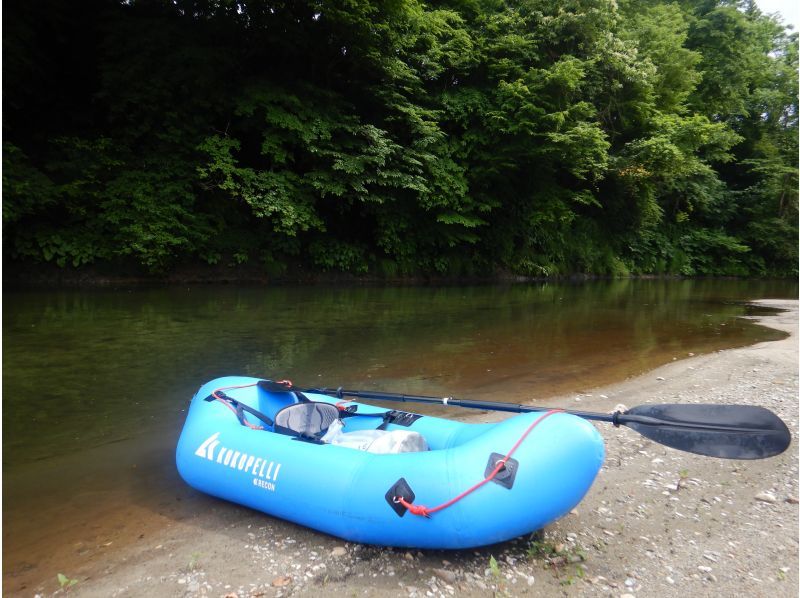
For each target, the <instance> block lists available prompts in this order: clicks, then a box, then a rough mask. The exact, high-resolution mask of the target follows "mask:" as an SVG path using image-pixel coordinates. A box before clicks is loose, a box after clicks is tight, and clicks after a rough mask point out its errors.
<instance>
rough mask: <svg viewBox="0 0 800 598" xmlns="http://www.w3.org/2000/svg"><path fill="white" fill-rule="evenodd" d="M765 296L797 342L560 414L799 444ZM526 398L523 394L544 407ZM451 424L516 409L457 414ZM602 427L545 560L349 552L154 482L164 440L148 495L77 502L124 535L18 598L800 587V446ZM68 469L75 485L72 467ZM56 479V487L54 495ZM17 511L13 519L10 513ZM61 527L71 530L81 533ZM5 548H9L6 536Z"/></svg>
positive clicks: (787, 363)
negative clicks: (596, 460) (687, 407)
mask: <svg viewBox="0 0 800 598" xmlns="http://www.w3.org/2000/svg"><path fill="white" fill-rule="evenodd" d="M758 303H759V304H760V305H768V306H773V307H779V308H782V309H786V310H787V311H785V312H782V313H780V314H778V315H772V316H763V317H758V318H757V319H758V320H759V321H760V322H762V323H763V324H764V325H766V326H770V327H773V328H776V329H779V330H784V331H786V332H789V333H791V336H790V337H789V338H787V339H784V340H780V341H772V342H767V343H760V344H757V345H753V346H749V347H744V348H738V349H732V350H725V351H719V352H714V353H710V354H707V355H702V356H695V357H689V358H686V359H679V360H678V361H676V362H674V363H671V364H668V365H666V366H663V367H661V368H658V369H657V370H654V371H651V372H648V373H646V374H643V375H641V376H638V377H636V378H632V379H630V380H626V381H624V382H622V383H619V384H614V385H611V386H607V387H603V388H599V389H594V390H591V391H587V392H585V393H582V394H581V395H575V394H570V395H565V396H560V397H558V398H556V399H554V400H552V401H551V400H548V404H553V405H556V406H561V407H566V408H578V409H585V410H591V411H611V410H612V409H613V408H614V406H615V405H617V404H618V403H622V404H625V405H627V406H634V405H637V404H641V403H644V402H655V403H658V402H709V403H742V404H754V405H762V406H765V407H768V408H770V409H772V410H773V411H775V412H776V413H777V414H778V415H780V416H781V417H782V418H783V419H784V421H786V423H787V425H788V426H789V428H790V430H791V431H792V434H793V437H794V438H797V433H798V402H797V399H798V343H797V338H798V336H797V322H798V306H797V301H785V300H781V301H761V302H758ZM676 357H687V356H684V355H680V356H676ZM525 390H526V389H525V388H520V389H519V390H518V395H519V396H518V397H515V399H514V400H519V401H520V402H522V401H524V400H526V399H530V397H526V396H525ZM515 394H516V393H515ZM489 396H490V395H488V396H487V395H484V397H482V398H489ZM450 417H459V418H461V419H464V420H465V421H487V420H489V419H491V418H499V417H502V416H501V415H499V414H471V413H465V412H460V411H451V412H450ZM598 429H599V430H600V432H601V433H602V434H603V436H604V438H605V439H606V443H607V451H608V458H607V461H606V465H605V466H604V467H603V469H602V471H601V474H600V475H599V477H598V479H597V480H596V482H595V484H594V486H593V487H592V489H591V490H590V491H589V494H588V495H587V497H586V498H585V499H584V501H583V502H582V503H581V504H580V505H579V506H578V508H577V512H576V513H573V514H571V515H569V516H567V517H566V518H564V519H563V520H561V521H559V522H557V523H555V524H554V525H551V526H549V527H548V528H547V529H546V530H545V534H544V537H543V538H541V539H540V542H539V544H537V545H535V546H533V550H531V545H530V543H529V541H528V539H527V538H522V539H519V540H517V541H513V542H508V543H504V544H500V545H496V546H492V547H487V548H483V549H479V550H475V551H448V552H444V551H424V552H417V551H409V552H407V551H402V550H391V549H381V548H374V547H365V546H359V545H353V544H348V543H345V542H342V541H341V540H338V539H336V538H332V537H329V536H326V535H323V534H319V533H317V532H314V531H312V530H308V529H305V528H300V527H297V526H295V525H292V524H289V523H286V522H283V521H280V520H275V519H272V518H270V517H267V516H265V515H263V514H261V513H257V512H254V511H250V510H248V509H245V508H242V507H238V506H236V505H232V504H229V503H225V502H222V501H218V500H215V499H211V498H209V497H205V496H202V495H200V494H198V493H196V492H194V491H192V490H191V489H188V488H185V487H181V488H180V490H178V491H177V494H176V493H175V492H174V491H170V492H171V493H167V492H165V491H164V490H161V489H159V488H158V486H157V484H156V483H155V480H157V479H158V478H159V475H158V474H157V473H156V472H157V471H158V468H159V467H160V468H164V469H167V468H174V464H172V463H169V462H163V458H162V456H161V453H160V452H159V450H158V449H159V447H154V451H153V455H152V456H151V457H149V458H148V461H147V462H146V463H143V464H141V465H137V467H141V468H142V471H143V472H144V473H142V477H141V479H140V480H139V482H140V483H138V484H137V485H136V487H134V488H129V487H123V488H116V489H113V490H109V492H108V493H107V494H104V495H102V496H71V497H64V499H65V500H73V501H81V500H83V501H91V502H93V503H95V502H97V501H100V502H101V503H102V504H103V505H104V510H106V511H107V516H108V517H114V518H116V520H117V521H118V525H117V527H116V529H117V535H116V536H113V534H108V533H107V532H106V531H104V532H103V534H102V535H96V536H93V535H92V533H91V529H84V530H81V532H82V534H83V536H84V537H85V541H82V542H80V543H78V544H76V545H72V546H66V547H65V546H58V547H56V546H54V547H53V548H54V550H53V553H52V556H51V557H48V558H46V559H44V562H40V563H37V564H36V567H35V568H34V569H26V568H25V567H24V566H20V567H18V568H17V569H15V570H14V571H12V572H11V573H10V574H9V575H4V584H3V585H4V588H3V589H4V594H7V595H20V596H33V595H35V594H36V593H40V594H42V595H49V594H51V593H53V592H56V593H57V594H60V593H62V591H61V590H58V583H57V581H56V579H55V577H52V579H48V580H42V579H41V573H43V572H45V571H48V570H49V571H61V572H63V573H65V574H67V575H68V576H69V577H70V578H74V579H77V580H78V581H77V583H76V584H75V585H74V586H73V587H72V588H71V589H70V590H69V593H70V594H72V595H75V596H104V597H105V596H115V595H120V596H145V595H150V596H185V595H208V596H225V595H229V596H230V595H232V594H236V596H237V597H238V598H241V597H243V596H259V595H260V596H286V595H297V596H311V595H317V594H320V593H323V592H324V594H325V595H334V596H353V595H356V596H360V595H368V596H379V595H387V594H390V593H391V594H394V595H401V596H402V595H408V596H412V597H414V596H427V595H428V593H430V595H433V596H448V595H455V594H457V595H459V596H461V595H466V596H490V595H492V594H493V593H494V592H500V593H502V592H505V593H507V594H508V595H522V594H527V595H541V596H549V595H553V594H556V593H559V592H563V593H566V594H568V595H587V594H599V595H619V596H621V595H623V594H630V595H634V596H635V595H666V596H679V595H681V596H685V595H732V594H734V593H744V594H747V595H772V596H775V595H777V596H795V595H796V593H797V587H798V505H797V502H796V501H797V496H798V454H797V445H796V443H793V444H792V446H791V447H790V449H789V450H788V451H787V452H786V453H784V454H783V455H780V456H778V457H775V458H772V459H768V460H764V461H750V462H744V461H722V460H717V459H709V458H704V457H698V456H694V455H689V454H687V453H682V452H678V451H674V450H672V449H668V448H666V447H663V446H661V445H657V444H654V443H652V442H650V441H648V440H646V439H644V438H643V437H641V436H639V435H637V434H636V433H634V432H631V431H629V430H627V429H614V428H612V427H610V426H605V425H602V424H598ZM113 450H114V449H113V448H111V449H109V448H105V449H103V450H102V451H98V455H97V458H98V459H106V460H107V461H108V463H109V467H113V463H114V462H115V460H114V455H113V454H111V451H113ZM63 470H64V471H65V472H66V473H65V475H68V470H69V464H68V460H67V461H66V462H65V465H64V468H63ZM147 472H150V473H147ZM37 479H39V480H40V478H37V477H36V475H35V469H34V471H32V472H31V473H30V474H29V477H25V478H20V479H18V480H15V483H21V484H22V483H28V484H37V483H41V481H39V482H37ZM57 487H58V483H57V480H55V481H53V480H51V481H50V482H49V484H45V485H44V490H45V491H54V490H53V489H55V491H57ZM131 493H144V494H147V495H148V500H147V501H139V504H142V505H144V504H147V505H149V506H148V507H136V506H135V505H136V503H137V501H135V500H134V501H131V500H130V499H131V496H130V494H131ZM159 493H162V494H159ZM773 499H774V500H773ZM131 503H134V506H131ZM123 505H127V506H124V507H123ZM153 505H156V507H155V508H154V507H153ZM11 516H13V513H12V514H9V513H4V519H5V518H6V517H11ZM61 525H63V529H64V532H63V533H64V535H65V536H69V535H70V525H71V523H70V522H68V521H67V522H62V523H61ZM51 531H52V530H51ZM4 541H5V542H9V541H13V538H8V537H6V536H5V535H4ZM549 549H559V550H558V554H556V555H553V554H547V552H548V550H549ZM492 556H493V557H494V558H495V559H496V561H497V563H498V566H497V567H496V568H495V569H492V568H491V567H490V566H489V562H490V557H492Z"/></svg>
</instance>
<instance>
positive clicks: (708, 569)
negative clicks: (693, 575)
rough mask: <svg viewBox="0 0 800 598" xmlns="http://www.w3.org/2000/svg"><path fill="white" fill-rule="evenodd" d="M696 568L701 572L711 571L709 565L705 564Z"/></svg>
mask: <svg viewBox="0 0 800 598" xmlns="http://www.w3.org/2000/svg"><path fill="white" fill-rule="evenodd" d="M697 570H698V571H700V572H701V573H711V567H706V566H705V565H700V566H699V567H698V568H697Z"/></svg>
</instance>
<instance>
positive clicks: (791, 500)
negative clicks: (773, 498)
mask: <svg viewBox="0 0 800 598" xmlns="http://www.w3.org/2000/svg"><path fill="white" fill-rule="evenodd" d="M786 502H788V503H789V504H790V505H796V504H797V503H798V502H800V501H798V500H797V497H796V496H790V497H789V498H787V499H786Z"/></svg>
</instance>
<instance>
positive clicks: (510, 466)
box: [483, 453, 519, 490]
mask: <svg viewBox="0 0 800 598" xmlns="http://www.w3.org/2000/svg"><path fill="white" fill-rule="evenodd" d="M504 458H505V455H501V454H500V453H492V454H491V455H490V456H489V462H488V463H487V464H486V471H485V472H484V473H483V477H485V478H488V477H489V475H490V474H491V473H492V472H493V471H494V468H495V467H497V463H498V462H500V461H502V460H503V459H504ZM518 469H519V461H517V460H516V459H509V460H508V461H506V464H505V465H504V466H503V468H502V469H501V470H500V471H498V472H497V475H495V476H494V477H493V478H492V481H493V482H494V483H495V484H500V485H501V486H502V487H503V488H508V489H509V490H511V487H512V486H513V485H514V479H515V478H516V477H517V470H518Z"/></svg>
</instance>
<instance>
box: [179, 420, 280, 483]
mask: <svg viewBox="0 0 800 598" xmlns="http://www.w3.org/2000/svg"><path fill="white" fill-rule="evenodd" d="M218 438H219V432H216V433H214V434H212V435H211V436H209V437H208V438H206V439H205V440H204V441H203V443H202V444H201V445H200V446H199V447H198V448H197V450H196V451H195V452H194V454H195V455H197V456H198V457H200V458H202V459H208V460H209V461H214V462H215V463H219V464H220V465H224V466H226V467H230V468H231V469H238V470H239V471H244V472H245V473H249V474H250V475H252V476H253V485H254V486H258V487H259V488H264V489H265V490H270V491H273V492H274V491H275V482H276V481H277V479H278V472H279V471H280V470H281V464H280V463H276V462H275V461H270V460H269V459H266V458H264V457H256V456H255V455H248V454H247V453H242V452H240V451H236V450H233V449H229V448H226V447H224V446H220V442H219V440H218ZM217 447H219V451H218V452H217V453H216V455H215V454H214V451H216V449H217Z"/></svg>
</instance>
